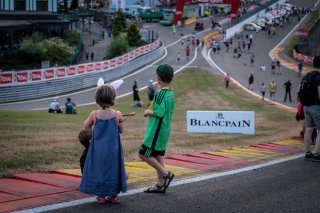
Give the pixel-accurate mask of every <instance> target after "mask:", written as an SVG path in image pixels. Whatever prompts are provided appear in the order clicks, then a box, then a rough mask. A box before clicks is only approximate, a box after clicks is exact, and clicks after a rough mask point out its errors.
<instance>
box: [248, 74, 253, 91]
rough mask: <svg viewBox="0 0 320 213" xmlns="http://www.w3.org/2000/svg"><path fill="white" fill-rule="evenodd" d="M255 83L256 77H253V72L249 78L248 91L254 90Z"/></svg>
mask: <svg viewBox="0 0 320 213" xmlns="http://www.w3.org/2000/svg"><path fill="white" fill-rule="evenodd" d="M253 81H254V77H253V72H252V73H250V75H249V77H248V89H249V90H253Z"/></svg>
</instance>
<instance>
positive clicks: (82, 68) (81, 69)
mask: <svg viewBox="0 0 320 213" xmlns="http://www.w3.org/2000/svg"><path fill="white" fill-rule="evenodd" d="M84 72H85V67H84V65H79V66H78V74H82V73H84Z"/></svg>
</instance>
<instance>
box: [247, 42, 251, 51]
mask: <svg viewBox="0 0 320 213" xmlns="http://www.w3.org/2000/svg"><path fill="white" fill-rule="evenodd" d="M247 47H248V52H249V51H250V49H251V43H250V41H248V44H247Z"/></svg>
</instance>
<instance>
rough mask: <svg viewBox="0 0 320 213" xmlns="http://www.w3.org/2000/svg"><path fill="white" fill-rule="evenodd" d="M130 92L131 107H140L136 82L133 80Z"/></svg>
mask: <svg viewBox="0 0 320 213" xmlns="http://www.w3.org/2000/svg"><path fill="white" fill-rule="evenodd" d="M132 91H133V107H138V108H140V107H141V101H140V96H139V89H138V81H137V80H135V81H134V84H133V87H132Z"/></svg>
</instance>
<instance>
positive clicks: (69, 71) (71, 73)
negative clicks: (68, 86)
mask: <svg viewBox="0 0 320 213" xmlns="http://www.w3.org/2000/svg"><path fill="white" fill-rule="evenodd" d="M75 74H76V68H75V67H68V76H73V75H75Z"/></svg>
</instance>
